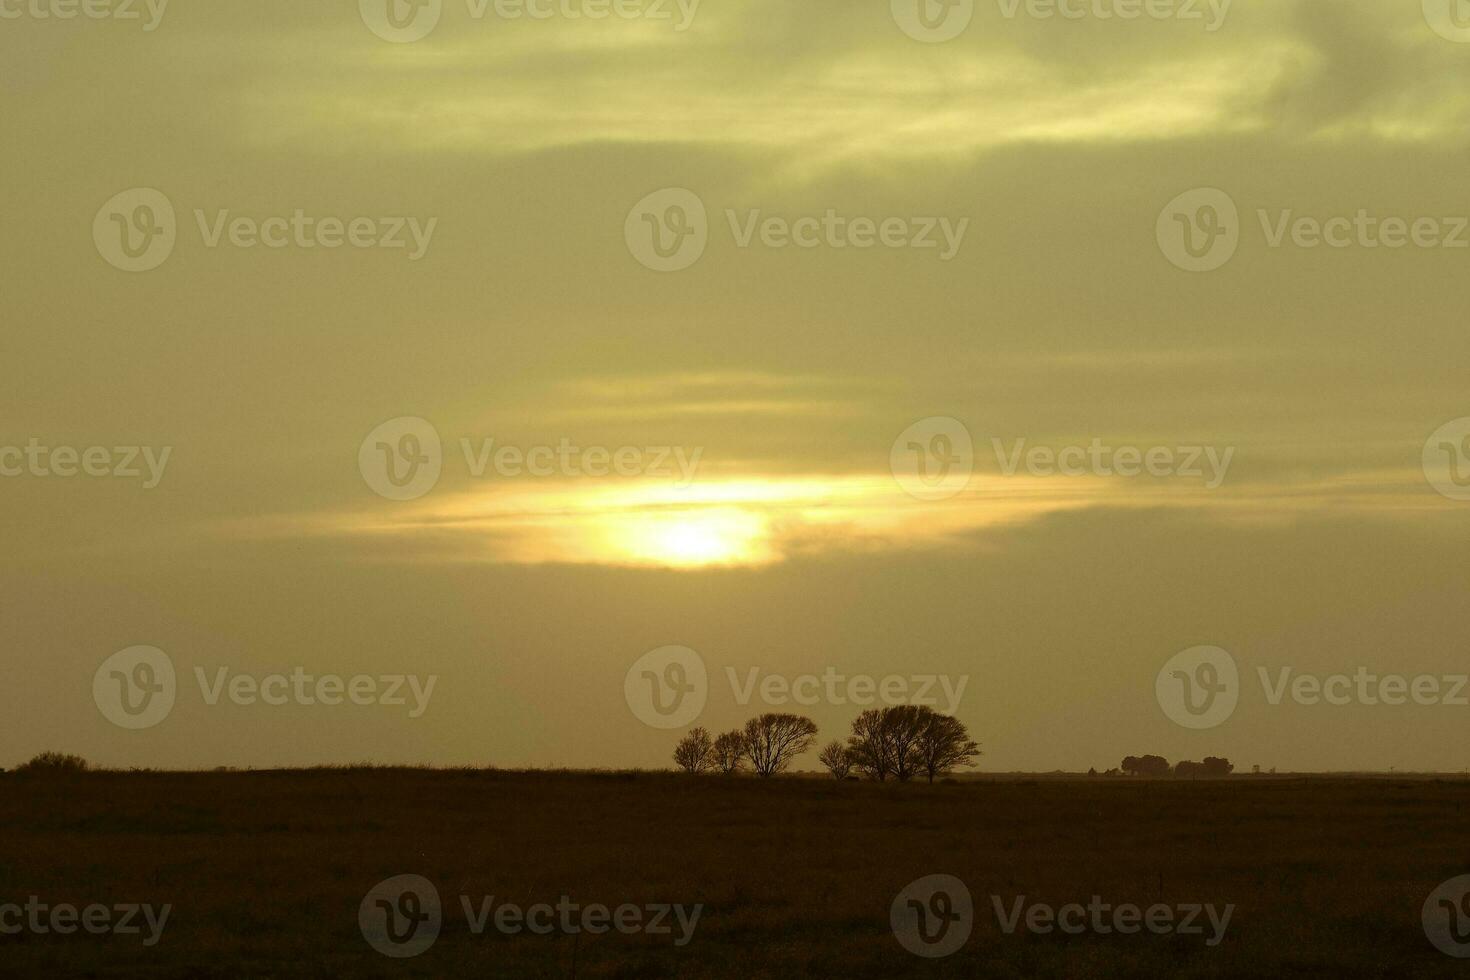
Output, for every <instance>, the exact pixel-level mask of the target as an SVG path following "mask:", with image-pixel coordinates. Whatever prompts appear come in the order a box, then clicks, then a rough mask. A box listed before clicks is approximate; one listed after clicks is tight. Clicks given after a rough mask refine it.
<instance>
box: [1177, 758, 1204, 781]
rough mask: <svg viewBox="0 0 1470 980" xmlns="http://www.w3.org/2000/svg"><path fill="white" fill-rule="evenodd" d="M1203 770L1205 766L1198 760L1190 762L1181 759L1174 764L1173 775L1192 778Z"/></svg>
mask: <svg viewBox="0 0 1470 980" xmlns="http://www.w3.org/2000/svg"><path fill="white" fill-rule="evenodd" d="M1204 770H1205V767H1204V766H1202V765H1200V764H1199V763H1198V762H1190V761H1189V760H1187V759H1181V760H1180V761H1179V762H1178V763H1176V764H1175V765H1174V775H1176V776H1183V777H1185V778H1187V779H1193V778H1194V777H1195V776H1199V775H1202V774H1203V773H1204Z"/></svg>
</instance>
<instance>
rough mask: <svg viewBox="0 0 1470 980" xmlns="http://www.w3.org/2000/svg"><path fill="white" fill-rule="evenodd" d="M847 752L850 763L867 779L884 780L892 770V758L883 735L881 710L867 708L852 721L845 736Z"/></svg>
mask: <svg viewBox="0 0 1470 980" xmlns="http://www.w3.org/2000/svg"><path fill="white" fill-rule="evenodd" d="M847 753H848V757H849V758H850V759H851V760H852V764H853V765H854V766H856V767H857V769H858V771H859V772H861V773H862V774H863V775H865V776H867V777H868V778H869V779H876V780H877V781H878V782H880V783H881V782H884V781H886V780H887V779H888V776H889V774H890V773H892V772H893V760H892V759H891V758H890V750H889V746H888V743H887V741H886V740H885V738H884V735H883V712H882V710H881V709H879V708H869V709H868V710H867V711H864V712H863V713H862V714H860V715H858V716H857V717H856V718H854V719H853V721H852V734H850V735H848V736H847Z"/></svg>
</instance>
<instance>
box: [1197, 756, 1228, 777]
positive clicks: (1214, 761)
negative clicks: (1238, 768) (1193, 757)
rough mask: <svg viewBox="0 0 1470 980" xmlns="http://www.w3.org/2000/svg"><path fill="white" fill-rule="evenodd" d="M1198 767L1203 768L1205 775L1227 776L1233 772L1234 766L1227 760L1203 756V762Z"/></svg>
mask: <svg viewBox="0 0 1470 980" xmlns="http://www.w3.org/2000/svg"><path fill="white" fill-rule="evenodd" d="M1200 765H1201V767H1203V768H1204V771H1205V773H1206V775H1210V776H1228V775H1230V774H1231V773H1232V772H1234V771H1235V764H1234V763H1233V762H1231V761H1230V760H1229V759H1222V758H1220V757H1218V756H1213V755H1207V756H1205V761H1204V762H1202V763H1200Z"/></svg>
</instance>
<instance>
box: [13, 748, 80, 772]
mask: <svg viewBox="0 0 1470 980" xmlns="http://www.w3.org/2000/svg"><path fill="white" fill-rule="evenodd" d="M87 768H88V767H87V760H86V759H83V758H82V757H81V756H79V755H64V754H63V753H61V752H42V753H41V754H40V755H38V756H36V757H35V758H34V759H32V760H31V761H29V762H26V763H22V764H21V765H20V766H17V767H16V770H15V771H16V772H42V773H74V772H86V771H87Z"/></svg>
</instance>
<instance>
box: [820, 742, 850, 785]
mask: <svg viewBox="0 0 1470 980" xmlns="http://www.w3.org/2000/svg"><path fill="white" fill-rule="evenodd" d="M817 761H819V762H821V763H822V765H824V766H826V767H827V771H828V772H830V773H831V774H832V778H833V779H846V778H847V774H848V773H849V772H851V771H852V756H851V755H850V754H849V753H848V751H847V746H845V745H843V744H842V743H841V742H835V741H834V742H828V743H827V745H826V747H825V748H823V749H822V754H821V755H819V756H817Z"/></svg>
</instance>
